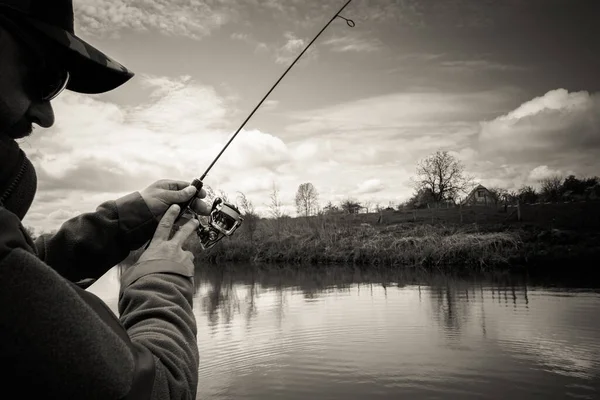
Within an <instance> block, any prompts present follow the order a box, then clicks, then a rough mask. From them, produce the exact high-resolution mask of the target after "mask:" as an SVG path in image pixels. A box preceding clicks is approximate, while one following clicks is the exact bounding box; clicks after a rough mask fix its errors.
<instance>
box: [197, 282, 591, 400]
mask: <svg viewBox="0 0 600 400" xmlns="http://www.w3.org/2000/svg"><path fill="white" fill-rule="evenodd" d="M242 289H244V290H246V289H247V286H243V287H241V288H240V287H238V288H237V289H235V290H238V291H240V290H242ZM228 290H229V292H228V293H229V297H228V299H229V300H227V301H229V302H233V301H235V298H237V299H238V301H237V302H236V303H235V304H228V303H227V301H224V302H223V303H221V304H219V307H217V309H216V310H212V312H213V313H216V315H218V316H219V318H218V319H213V321H217V322H216V323H213V324H212V325H211V326H210V327H209V326H208V325H207V321H209V319H208V316H207V310H206V309H199V310H198V311H197V321H198V326H199V333H198V344H199V348H200V355H201V366H200V370H199V378H200V384H199V392H198V393H199V396H198V398H216V399H218V398H223V399H234V398H247V399H264V398H267V399H269V398H273V399H275V398H277V399H279V398H281V399H283V398H285V399H295V398H298V399H300V398H319V399H362V398H398V397H403V396H406V397H407V398H411V397H415V398H457V399H461V398H490V399H495V398H498V396H501V397H503V398H507V397H514V398H547V399H551V398H565V397H571V398H594V397H597V395H598V390H600V387H599V385H598V383H597V382H598V375H599V374H600V365H599V364H598V361H597V360H599V359H600V357H599V356H600V345H599V343H600V340H598V339H599V338H600V323H599V321H595V320H594V319H593V318H590V315H595V310H596V309H597V308H598V307H599V306H600V297H599V295H598V294H596V293H592V294H590V293H574V292H570V293H568V294H566V295H565V294H563V293H560V292H558V293H557V292H556V291H544V290H541V289H539V290H538V289H536V290H529V291H525V290H524V288H514V289H513V288H490V287H478V286H473V285H471V286H469V285H465V284H463V285H462V286H460V287H455V286H452V284H448V285H444V286H442V287H425V286H421V287H417V286H404V287H402V288H397V287H393V286H387V287H386V288H383V287H381V285H379V286H378V285H370V284H363V285H360V286H359V285H350V286H348V287H344V288H343V289H341V290H335V289H332V288H326V289H325V290H321V291H317V290H310V291H308V290H302V289H300V288H299V287H298V286H296V287H293V288H288V289H282V290H280V291H278V290H273V289H265V288H262V289H261V292H260V296H258V297H257V298H256V299H254V305H253V306H254V307H255V309H254V311H253V313H250V312H249V311H248V310H249V306H248V304H247V300H243V301H239V299H247V297H245V296H246V294H245V293H237V292H235V290H233V289H228ZM242 291H243V290H242ZM232 293H237V294H236V295H235V296H233V295H232ZM225 315H228V316H229V317H228V318H225ZM212 318H214V316H213V317H212Z"/></svg>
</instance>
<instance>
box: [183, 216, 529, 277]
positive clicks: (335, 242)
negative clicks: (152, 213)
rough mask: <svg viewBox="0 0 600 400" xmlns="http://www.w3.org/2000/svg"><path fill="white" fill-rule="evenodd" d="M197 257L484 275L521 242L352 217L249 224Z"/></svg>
mask: <svg viewBox="0 0 600 400" xmlns="http://www.w3.org/2000/svg"><path fill="white" fill-rule="evenodd" d="M244 224H245V225H242V227H241V228H240V229H239V230H238V232H236V234H235V235H234V236H232V237H231V238H225V239H223V240H222V241H221V242H219V243H218V244H217V245H216V246H215V247H213V248H212V249H210V250H208V251H206V252H202V251H199V246H197V245H196V244H195V243H194V242H193V241H192V240H190V244H189V246H188V248H189V249H190V250H191V251H192V252H193V253H195V255H196V259H197V260H198V261H199V262H210V263H223V262H258V263H270V264H312V265H328V264H345V265H348V264H350V265H359V266H383V267H409V268H421V269H427V270H432V269H433V270H435V269H437V270H444V269H448V268H453V269H457V268H458V269H469V270H477V271H485V270H489V269H492V268H495V267H497V266H499V265H505V266H506V265H508V263H509V260H510V257H511V256H512V255H513V254H514V253H515V252H516V251H518V249H519V247H520V245H521V240H520V237H519V234H518V233H516V232H481V231H479V228H478V226H477V225H462V226H459V225H427V224H423V223H400V224H392V225H385V226H380V225H370V224H366V223H361V222H360V219H358V218H353V217H352V216H345V217H341V216H321V217H311V218H294V219H281V220H254V221H251V222H250V223H248V224H246V221H245V222H244Z"/></svg>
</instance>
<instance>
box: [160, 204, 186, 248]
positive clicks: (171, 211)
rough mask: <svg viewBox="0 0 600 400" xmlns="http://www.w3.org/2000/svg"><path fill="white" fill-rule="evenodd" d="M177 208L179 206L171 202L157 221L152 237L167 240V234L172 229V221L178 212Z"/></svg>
mask: <svg viewBox="0 0 600 400" xmlns="http://www.w3.org/2000/svg"><path fill="white" fill-rule="evenodd" d="M179 210H180V208H179V206H178V205H177V204H173V205H172V206H171V207H169V208H168V210H167V212H166V213H165V214H164V215H163V216H162V218H161V219H160V222H159V223H158V227H157V228H156V232H154V239H161V240H169V235H170V234H171V229H173V223H174V222H175V218H177V215H178V214H179Z"/></svg>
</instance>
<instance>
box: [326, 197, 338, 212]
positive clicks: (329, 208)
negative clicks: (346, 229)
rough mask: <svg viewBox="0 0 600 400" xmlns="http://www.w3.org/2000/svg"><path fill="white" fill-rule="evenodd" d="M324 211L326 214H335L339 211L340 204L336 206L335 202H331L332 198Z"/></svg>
mask: <svg viewBox="0 0 600 400" xmlns="http://www.w3.org/2000/svg"><path fill="white" fill-rule="evenodd" d="M323 212H324V213H325V214H335V213H337V212H339V209H338V206H336V205H335V204H333V203H332V202H331V200H330V201H329V202H328V203H327V205H326V206H325V207H323Z"/></svg>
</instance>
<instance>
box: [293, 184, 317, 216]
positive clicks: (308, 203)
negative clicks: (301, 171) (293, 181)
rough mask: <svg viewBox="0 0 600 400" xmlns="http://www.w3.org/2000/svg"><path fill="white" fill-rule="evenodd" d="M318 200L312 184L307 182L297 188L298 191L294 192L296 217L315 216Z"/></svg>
mask: <svg viewBox="0 0 600 400" xmlns="http://www.w3.org/2000/svg"><path fill="white" fill-rule="evenodd" d="M318 200H319V194H318V192H317V189H315V187H314V186H313V184H312V183H310V182H307V183H303V184H301V185H300V186H298V191H297V192H296V211H297V212H298V215H304V216H306V217H308V216H309V215H312V214H316V212H317V210H318V208H319V203H318Z"/></svg>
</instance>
